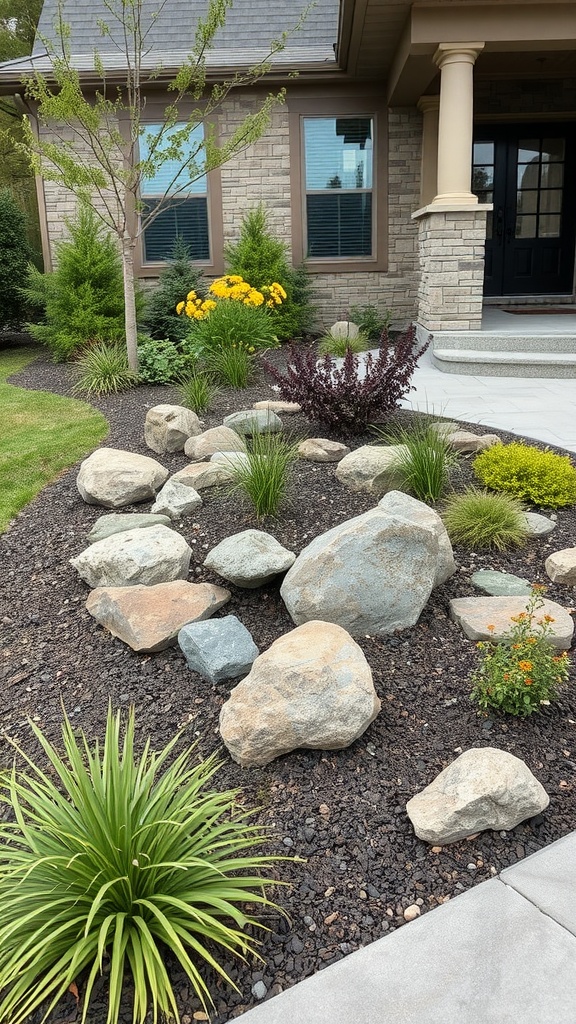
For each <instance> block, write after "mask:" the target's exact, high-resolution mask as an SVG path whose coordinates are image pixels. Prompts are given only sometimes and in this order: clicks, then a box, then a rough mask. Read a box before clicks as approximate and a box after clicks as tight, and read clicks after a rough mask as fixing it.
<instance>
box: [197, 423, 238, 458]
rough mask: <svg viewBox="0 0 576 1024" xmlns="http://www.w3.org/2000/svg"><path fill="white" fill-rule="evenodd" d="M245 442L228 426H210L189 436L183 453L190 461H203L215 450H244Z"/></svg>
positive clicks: (213, 453)
mask: <svg viewBox="0 0 576 1024" xmlns="http://www.w3.org/2000/svg"><path fill="white" fill-rule="evenodd" d="M245 451H246V443H245V441H244V440H243V439H242V438H241V437H240V435H239V434H238V433H237V432H236V431H235V430H231V429H230V427H212V428H211V429H210V430H204V431H203V433H202V434H198V435H197V436H196V437H190V438H189V439H188V441H186V444H185V445H184V454H185V455H187V456H188V458H189V459H191V460H192V462H203V461H204V459H209V458H210V456H211V455H215V454H216V452H245Z"/></svg>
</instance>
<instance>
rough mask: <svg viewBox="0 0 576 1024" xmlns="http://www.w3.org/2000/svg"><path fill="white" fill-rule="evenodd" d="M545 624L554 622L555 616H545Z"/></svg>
mask: <svg viewBox="0 0 576 1024" xmlns="http://www.w3.org/2000/svg"><path fill="white" fill-rule="evenodd" d="M544 622H554V616H553V615H545V616H544Z"/></svg>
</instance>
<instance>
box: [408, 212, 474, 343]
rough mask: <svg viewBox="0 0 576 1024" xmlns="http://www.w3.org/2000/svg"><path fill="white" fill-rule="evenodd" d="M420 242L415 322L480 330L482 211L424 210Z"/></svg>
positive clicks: (434, 328)
mask: <svg viewBox="0 0 576 1024" xmlns="http://www.w3.org/2000/svg"><path fill="white" fill-rule="evenodd" d="M417 221H418V224H419V241H420V285H419V289H418V323H420V324H422V326H423V327H425V328H427V330H430V331H440V330H443V331H451V330H452V331H466V330H479V329H480V326H481V321H482V298H483V279H484V243H485V239H486V212H485V211H484V210H477V209H475V208H474V207H473V206H471V207H470V209H469V210H458V211H456V210H454V211H452V210H449V211H440V210H439V211H431V210H430V207H428V211H427V212H426V213H424V214H422V215H421V216H420V217H419V218H417Z"/></svg>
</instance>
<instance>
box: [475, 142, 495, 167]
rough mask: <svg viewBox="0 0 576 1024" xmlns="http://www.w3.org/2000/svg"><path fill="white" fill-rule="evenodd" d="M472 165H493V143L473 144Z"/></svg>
mask: <svg viewBox="0 0 576 1024" xmlns="http://www.w3.org/2000/svg"><path fill="white" fill-rule="evenodd" d="M473 163H475V164H493V163H494V143H493V142H475V143H474V156H473Z"/></svg>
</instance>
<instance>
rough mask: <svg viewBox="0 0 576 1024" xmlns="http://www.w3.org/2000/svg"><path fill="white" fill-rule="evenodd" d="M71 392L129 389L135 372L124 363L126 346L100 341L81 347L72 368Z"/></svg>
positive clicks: (134, 380) (93, 392) (108, 392)
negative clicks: (84, 347)
mask: <svg viewBox="0 0 576 1024" xmlns="http://www.w3.org/2000/svg"><path fill="white" fill-rule="evenodd" d="M72 372H73V374H74V377H75V378H76V380H75V383H74V385H73V387H72V393H73V394H75V395H76V394H79V395H113V394H118V393H119V392H120V391H127V390H128V389H129V388H133V387H134V386H135V385H136V384H137V383H138V380H139V377H138V374H137V373H135V372H134V370H131V369H130V367H129V366H128V354H127V352H126V346H125V345H122V344H120V343H119V342H118V343H114V342H106V341H100V342H96V343H95V344H93V345H90V346H89V347H88V348H86V349H84V351H83V352H82V354H81V355H80V356H79V357H78V358H77V359H76V361H75V363H74V368H73V371H72Z"/></svg>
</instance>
